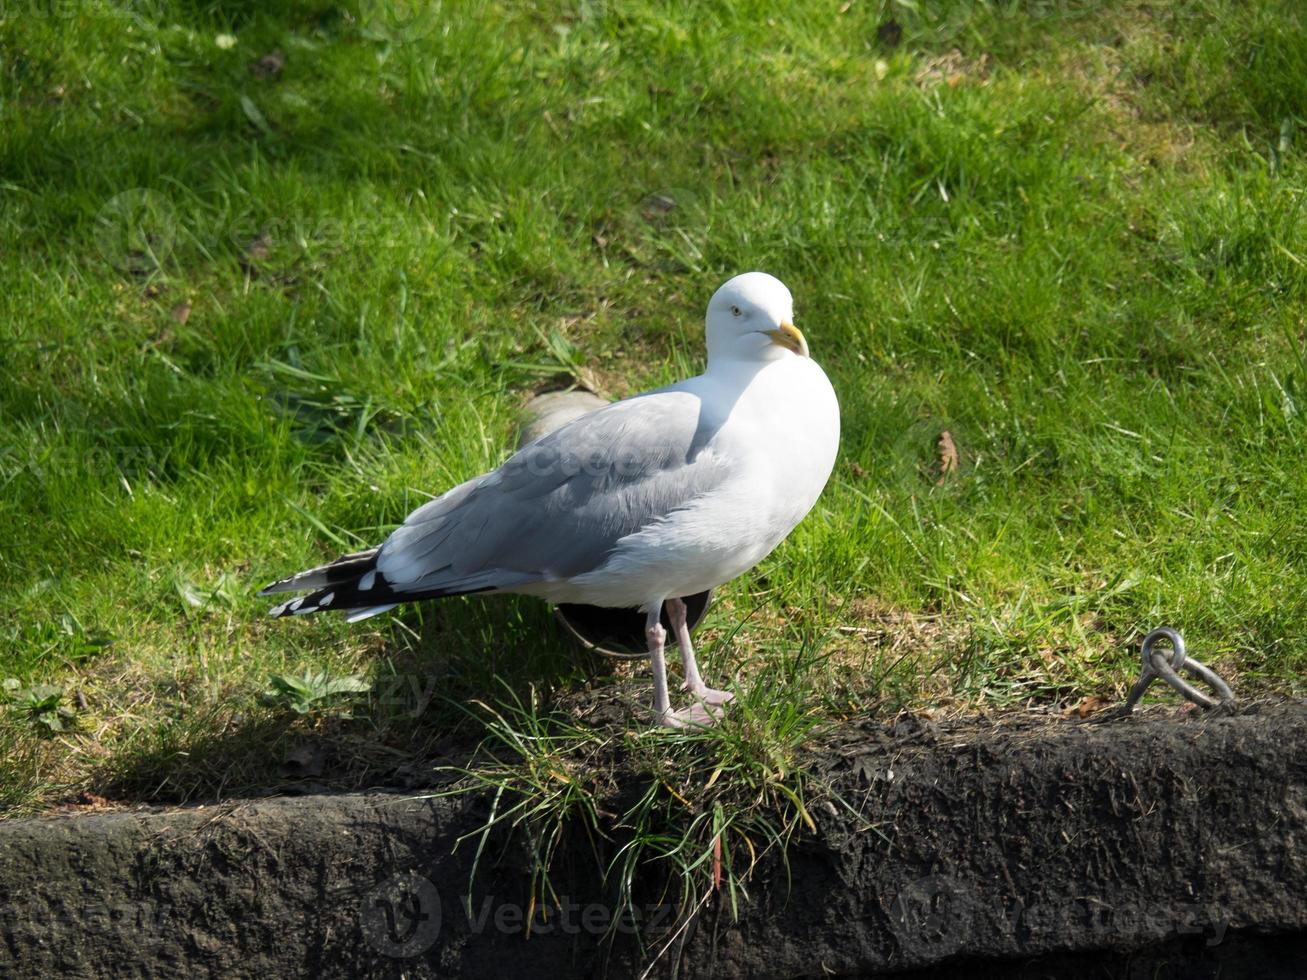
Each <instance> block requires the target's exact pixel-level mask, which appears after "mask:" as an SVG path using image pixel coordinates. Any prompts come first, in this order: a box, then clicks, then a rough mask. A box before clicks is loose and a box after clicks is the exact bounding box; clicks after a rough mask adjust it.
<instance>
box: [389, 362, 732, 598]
mask: <svg viewBox="0 0 1307 980" xmlns="http://www.w3.org/2000/svg"><path fill="white" fill-rule="evenodd" d="M719 422H720V419H714V418H712V417H710V413H708V412H706V411H705V410H704V404H703V402H701V400H700V398H699V397H698V396H697V395H695V394H693V393H691V392H689V391H685V390H680V389H678V388H676V387H673V388H670V389H662V390H659V391H655V392H650V393H649V394H647V395H641V396H639V397H636V398H631V399H628V400H626V401H621V402H617V403H615V404H613V405H609V406H607V407H605V408H601V409H599V410H598V411H596V412H592V413H591V414H589V415H584V416H582V417H581V418H578V419H575V420H574V421H572V422H569V423H568V424H566V425H564V426H563V427H562V428H560V429H558V430H556V431H554V432H552V433H550V434H548V435H546V436H544V437H542V438H541V439H538V440H536V441H535V442H533V443H531V444H530V445H528V446H526V447H524V448H523V449H521V450H520V451H518V452H517V453H516V454H515V455H514V456H513V457H512V458H510V459H509V460H508V461H507V462H506V463H504V465H503V466H501V467H499V469H497V470H494V471H492V472H490V473H487V474H486V475H485V476H482V477H478V478H477V479H475V480H470V481H468V482H467V483H464V484H462V485H460V486H457V487H455V488H454V489H453V490H450V491H449V492H448V493H446V494H444V495H443V496H441V497H438V498H436V499H435V500H432V501H430V502H429V503H427V504H424V505H423V506H422V507H419V508H418V509H417V510H415V511H414V512H413V513H412V514H410V515H409V517H408V519H407V520H406V521H405V522H404V524H403V526H401V527H400V528H398V529H397V530H396V531H395V532H394V533H393V534H392V535H391V536H390V537H389V538H388V539H387V540H386V542H385V543H384V544H383V545H382V546H381V550H380V552H379V554H378V555H377V564H376V568H377V571H378V572H379V573H380V574H381V575H382V576H383V577H384V579H385V582H386V583H387V584H388V585H389V586H390V588H391V589H393V590H394V592H395V593H397V594H403V593H431V592H434V591H444V590H449V591H460V592H462V591H477V590H492V589H511V588H514V587H517V586H522V585H527V584H530V583H534V582H541V581H546V580H550V579H560V578H569V577H571V576H574V575H579V574H582V573H584V572H589V571H593V570H594V569H595V568H597V567H599V566H600V565H602V564H603V562H604V560H605V559H606V558H607V556H608V555H609V554H610V552H611V551H612V550H613V547H614V546H615V545H616V543H617V542H618V541H619V540H620V539H621V538H623V537H625V536H626V535H628V534H631V533H633V532H635V531H638V530H639V529H640V528H642V527H645V526H647V525H648V524H649V523H651V522H653V521H656V520H658V519H659V518H663V517H666V516H667V515H668V514H670V513H672V512H673V511H675V510H677V509H678V508H681V507H684V506H685V505H686V504H687V503H689V502H690V501H691V500H693V499H694V498H695V497H697V496H699V495H700V494H703V493H707V492H710V491H711V490H712V489H713V488H714V487H716V486H718V485H720V484H721V482H722V481H723V479H725V478H726V476H727V474H728V470H729V467H728V466H727V461H726V460H724V459H722V458H721V457H720V456H719V455H718V454H716V453H713V452H702V450H703V449H704V448H705V446H706V444H707V443H708V441H709V440H710V439H711V437H712V434H713V432H714V431H715V426H716V425H717V424H718V423H719Z"/></svg>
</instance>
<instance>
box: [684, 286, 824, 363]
mask: <svg viewBox="0 0 1307 980" xmlns="http://www.w3.org/2000/svg"><path fill="white" fill-rule="evenodd" d="M793 319H794V300H793V298H791V296H790V291H789V290H788V289H786V288H785V283H783V282H781V281H780V280H779V279H777V278H776V277H775V276H769V275H767V273H765V272H746V273H744V274H743V275H740V276H736V277H735V278H734V279H730V280H728V281H727V282H726V283H725V284H724V285H723V286H722V287H721V288H720V289H718V290H717V292H715V293H713V297H712V299H711V300H709V301H708V315H707V317H706V318H705V323H706V334H707V339H708V362H709V363H710V364H711V363H713V362H714V361H728V360H730V361H754V362H762V361H771V360H776V359H777V358H782V357H794V356H796V355H797V356H801V357H807V356H808V342H807V341H806V340H804V339H803V334H801V333H799V329H798V327H796V326H795V325H794V324H793V323H791V322H790V321H791V320H793Z"/></svg>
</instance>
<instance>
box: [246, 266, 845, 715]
mask: <svg viewBox="0 0 1307 980" xmlns="http://www.w3.org/2000/svg"><path fill="white" fill-rule="evenodd" d="M792 320H793V300H792V298H791V296H790V291H789V290H788V289H787V288H786V287H785V285H784V284H783V283H782V282H781V281H780V280H779V279H776V278H775V277H773V276H770V275H767V274H766V273H763V272H747V273H744V274H743V275H739V276H736V277H735V278H733V279H731V280H729V281H728V282H726V283H725V284H724V285H723V286H722V287H721V288H719V289H718V290H717V292H716V293H714V294H713V297H712V299H711V300H710V301H709V303H708V311H707V315H706V316H705V337H706V340H707V348H708V366H707V369H706V370H705V371H704V372H703V373H702V374H700V375H698V376H696V377H693V378H689V379H687V380H685V381H678V382H676V383H675V384H671V385H667V386H666V387H663V388H658V389H655V390H653V391H649V392H646V393H644V394H640V395H635V396H634V397H631V398H626V399H623V400H622V401H618V402H613V403H612V404H610V405H607V406H605V407H603V408H600V409H598V410H596V411H594V412H591V413H589V414H587V415H583V416H581V417H580V418H577V419H574V420H573V421H571V422H568V423H567V424H565V425H563V426H562V427H560V428H558V429H556V430H554V431H553V432H551V433H548V434H546V435H544V436H542V437H541V438H539V439H537V440H535V441H534V442H532V443H529V444H528V445H526V446H524V447H522V448H521V449H520V450H519V451H518V452H517V453H515V454H514V455H513V456H512V457H510V458H509V459H508V461H507V462H505V463H504V464H503V465H502V466H500V467H499V468H498V469H494V470H491V471H490V472H489V473H485V474H483V475H481V476H478V477H475V478H473V479H471V480H468V481H467V482H466V483H463V484H460V485H459V486H456V487H454V488H453V489H452V490H449V491H447V492H446V493H444V494H443V495H441V496H439V497H436V498H435V499H433V500H431V501H428V502H427V503H425V504H423V505H422V506H421V507H419V508H418V509H417V510H415V511H413V513H411V514H409V516H408V517H407V518H406V519H405V521H404V523H403V524H402V525H401V526H400V527H398V528H397V529H396V530H395V531H394V532H393V533H392V534H391V535H390V536H389V537H388V538H387V539H386V540H385V541H384V542H382V544H380V545H379V546H377V547H375V548H371V549H369V550H367V551H360V552H356V553H355V554H350V555H345V556H343V557H341V558H338V559H337V560H336V561H333V562H331V563H330V564H327V565H322V566H320V567H318V568H313V569H309V570H308V571H304V572H300V573H299V574H298V575H292V576H291V577H290V578H287V579H282V580H281V581H279V582H274V583H272V584H271V585H269V586H267V587H266V588H264V589H263V590H262V591H261V592H260V593H259V594H260V595H271V594H274V593H283V592H307V593H308V594H307V595H303V596H301V597H299V598H296V599H291V600H289V601H287V602H284V603H282V604H281V605H279V606H277V607H275V608H274V609H272V610H271V615H273V616H302V615H306V614H309V613H317V612H321V611H323V610H342V611H345V612H346V614H347V618H348V619H349V620H350V621H351V622H353V621H356V620H360V619H364V618H366V617H368V616H374V615H376V614H377V613H381V612H385V611H386V610H389V609H393V608H394V607H395V606H397V605H399V604H400V603H403V602H409V601H413V600H417V599H432V598H437V597H442V596H455V595H468V594H471V593H517V594H522V595H531V596H539V597H540V598H543V599H545V600H547V601H548V602H551V603H555V604H557V603H581V604H585V605H593V606H607V607H614V608H628V609H639V610H640V611H641V612H643V613H644V614H645V616H646V620H645V637H646V640H647V642H648V648H649V658H650V661H651V662H652V667H653V686H654V690H653V711H654V716H655V719H656V720H657V722H658V723H660V724H662V725H665V726H668V727H672V728H682V727H685V726H688V725H706V724H711V723H712V722H713V721H715V720H716V719H717V718H718V717H720V715H721V714H722V713H723V712H724V710H725V705H726V704H727V703H728V702H729V701H730V700H731V699H732V697H733V695H732V694H731V693H730V692H729V691H724V690H719V689H716V688H711V687H709V686H708V685H707V684H705V683H704V681H703V678H702V676H701V675H700V673H699V665H698V663H697V662H696V661H695V656H694V648H693V646H692V645H691V643H690V632H689V628H688V627H687V625H686V607H685V603H684V602H683V601H682V599H683V597H685V596H690V595H694V594H695V593H698V592H703V591H705V590H707V589H712V588H716V587H717V586H719V585H722V584H723V583H725V582H729V581H730V580H731V579H734V578H736V577H737V576H739V575H742V574H744V573H745V572H747V571H748V570H749V569H751V568H753V567H754V566H755V565H756V564H758V562H760V561H761V560H762V559H763V558H765V557H766V556H767V555H768V554H770V553H771V551H772V550H773V549H774V548H775V547H776V546H777V545H778V544H780V543H781V541H782V540H784V538H785V537H786V535H788V534H789V533H790V531H792V530H793V529H794V528H795V527H796V526H797V525H798V523H799V522H800V521H801V520H802V519H803V518H804V516H805V515H807V513H808V511H810V510H811V509H812V507H813V505H814V504H815V503H816V502H817V498H818V497H819V496H820V495H821V492H822V489H823V488H824V487H825V485H826V481H827V479H828V478H829V477H830V473H831V469H832V467H833V466H834V464H835V455H836V451H837V449H838V446H839V435H840V416H839V405H838V402H837V401H836V398H835V392H834V390H833V389H832V388H831V384H830V381H829V380H828V379H827V378H826V374H825V372H823V371H822V369H821V368H820V367H819V366H818V364H817V362H816V361H814V360H812V358H811V357H810V356H809V354H808V342H807V340H806V339H805V338H804V336H803V334H802V333H801V332H800V331H799V329H798V328H797V327H795V326H794V324H793V322H792ZM664 607H666V610H667V614H668V620H669V621H670V623H671V625H672V631H673V634H674V639H675V643H676V645H677V646H678V648H679V650H680V654H681V664H682V676H683V679H684V684H683V685H682V689H683V690H684V691H686V692H688V694H689V696H690V703H689V705H688V706H687V707H683V708H680V709H674V708H673V707H672V704H671V697H670V695H669V692H668V686H667V663H666V659H665V655H664V650H665V646H666V644H667V642H668V635H667V630H666V629H665V628H664V627H663V625H662V621H661V620H662V611H663V608H664Z"/></svg>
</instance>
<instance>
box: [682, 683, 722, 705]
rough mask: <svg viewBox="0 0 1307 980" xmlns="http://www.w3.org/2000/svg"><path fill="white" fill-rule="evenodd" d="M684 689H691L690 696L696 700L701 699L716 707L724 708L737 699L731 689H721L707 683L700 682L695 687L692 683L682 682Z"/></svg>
mask: <svg viewBox="0 0 1307 980" xmlns="http://www.w3.org/2000/svg"><path fill="white" fill-rule="evenodd" d="M681 690H682V691H689V692H690V696H691V697H693V698H694V700H695V701H701V702H703V703H704V704H706V705H710V706H711V707H714V708H722V707H725V706H726V705H728V704H730V703H731V702H732V701H734V700H735V695H734V694H733V693H732V692H730V691H719V690H717V688H715V687H709V686H708V685H707V684H700V685H699V686H698V687H694V686H692V685H690V684H682V685H681Z"/></svg>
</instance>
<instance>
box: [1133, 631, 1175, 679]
mask: <svg viewBox="0 0 1307 980" xmlns="http://www.w3.org/2000/svg"><path fill="white" fill-rule="evenodd" d="M1158 640H1170V641H1171V656H1170V661H1171V667H1172V668H1173V669H1175V670H1179V669H1180V668H1181V667H1183V666H1184V662H1185V654H1184V637H1183V636H1181V635H1180V634H1179V632H1177V631H1176V630H1173V629H1171V627H1169V626H1159V627H1157V629H1155V630H1153V631H1152V632H1151V633H1149V634H1148V635H1147V636H1145V637H1144V644H1143V649H1142V651H1141V656H1142V657H1143V661H1144V673H1145V674H1155V673H1157V671H1156V670H1155V669H1154V667H1153V645H1154V644H1155V643H1156V642H1157V641H1158Z"/></svg>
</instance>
